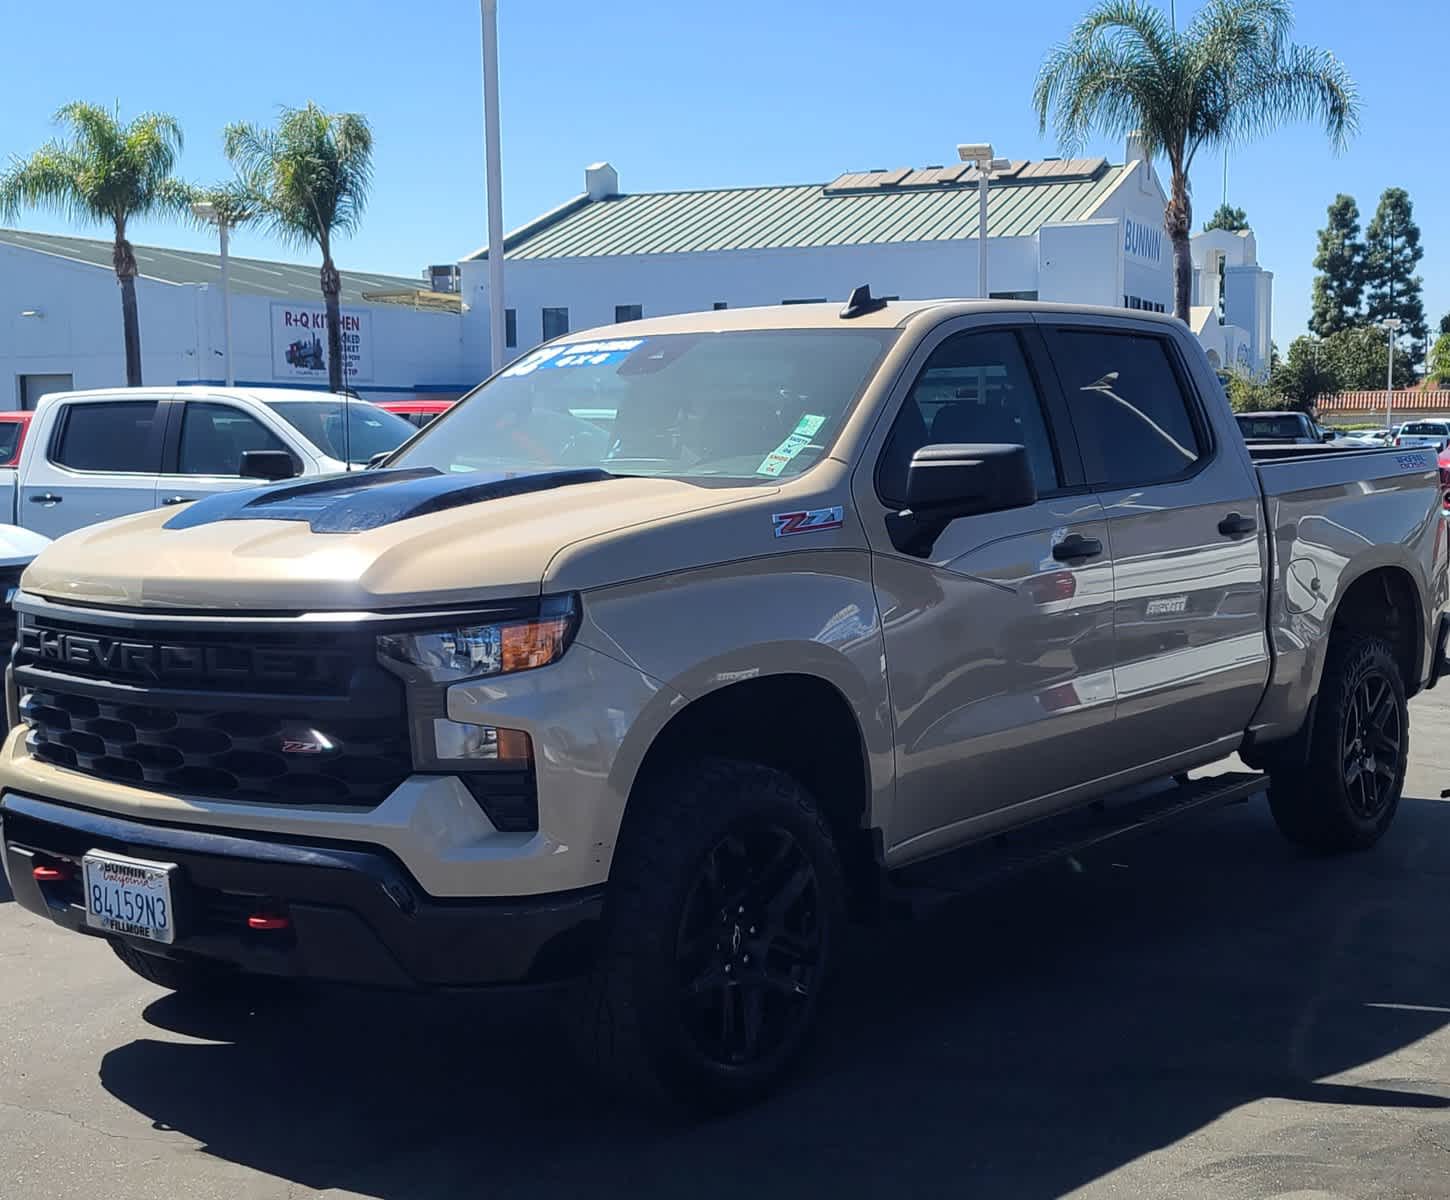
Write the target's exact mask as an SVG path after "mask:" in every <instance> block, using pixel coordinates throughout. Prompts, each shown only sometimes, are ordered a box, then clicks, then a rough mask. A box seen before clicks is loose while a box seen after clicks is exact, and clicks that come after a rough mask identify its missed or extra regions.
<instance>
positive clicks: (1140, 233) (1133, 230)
mask: <svg viewBox="0 0 1450 1200" xmlns="http://www.w3.org/2000/svg"><path fill="white" fill-rule="evenodd" d="M1123 250H1124V251H1125V252H1126V253H1127V254H1128V255H1130V256H1131V257H1133V258H1141V259H1143V260H1144V261H1145V262H1151V263H1159V262H1162V261H1163V228H1162V226H1154V225H1142V224H1139V223H1138V222H1137V221H1135V220H1133V218H1132V217H1124V218H1123Z"/></svg>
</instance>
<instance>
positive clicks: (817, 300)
mask: <svg viewBox="0 0 1450 1200" xmlns="http://www.w3.org/2000/svg"><path fill="white" fill-rule="evenodd" d="M825 302H826V298H825V297H824V296H807V297H806V298H805V299H804V300H782V301H781V303H782V304H824V303H825Z"/></svg>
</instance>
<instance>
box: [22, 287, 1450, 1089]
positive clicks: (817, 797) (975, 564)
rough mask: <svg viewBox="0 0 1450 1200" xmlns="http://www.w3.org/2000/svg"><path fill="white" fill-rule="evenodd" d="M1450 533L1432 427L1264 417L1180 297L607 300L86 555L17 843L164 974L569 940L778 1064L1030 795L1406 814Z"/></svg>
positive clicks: (34, 729)
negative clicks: (899, 921) (1345, 431)
mask: <svg viewBox="0 0 1450 1200" xmlns="http://www.w3.org/2000/svg"><path fill="white" fill-rule="evenodd" d="M1446 560H1447V533H1446V523H1445V519H1444V517H1443V516H1442V513H1441V507H1440V489H1439V483H1438V476H1437V470H1436V462H1435V456H1434V454H1433V453H1432V452H1430V451H1428V450H1384V451H1375V450H1364V451H1353V452H1336V451H1335V450H1334V448H1333V447H1332V446H1330V447H1287V448H1282V449H1272V448H1270V449H1265V450H1263V451H1254V452H1253V453H1252V454H1251V453H1250V451H1249V449H1248V448H1247V447H1246V446H1245V444H1244V441H1243V439H1242V438H1241V437H1240V435H1239V432H1238V430H1237V428H1236V426H1235V423H1234V420H1233V417H1232V415H1231V414H1230V412H1229V410H1228V408H1227V405H1226V404H1225V402H1224V398H1223V393H1222V389H1221V388H1220V387H1219V384H1218V381H1217V379H1216V378H1215V376H1214V373H1213V371H1212V369H1211V368H1210V366H1209V364H1208V361H1207V359H1206V358H1205V356H1204V354H1203V352H1202V351H1201V349H1200V348H1199V346H1198V344H1197V342H1196V341H1195V340H1194V339H1193V338H1192V337H1191V336H1190V335H1189V333H1188V331H1187V330H1186V329H1185V328H1184V327H1183V326H1182V325H1181V324H1179V323H1177V322H1175V321H1172V320H1169V319H1165V318H1156V317H1153V316H1151V315H1146V314H1141V313H1127V312H1123V311H1116V310H1095V309H1081V308H1070V307H1064V306H1054V305H1047V304H1014V303H999V302H991V303H968V302H940V301H932V302H917V303H900V302H893V303H890V304H885V303H882V302H880V301H876V300H872V299H871V298H870V296H869V293H866V292H864V291H861V290H858V293H857V294H856V295H854V296H853V297H852V299H851V302H850V303H849V304H848V305H847V306H846V307H845V308H844V309H843V308H841V307H839V306H836V305H811V306H792V307H781V308H770V309H755V310H732V311H723V312H710V313H702V314H697V315H690V316H679V317H666V318H660V319H656V320H645V321H637V322H633V323H631V324H628V325H621V326H616V327H612V328H608V329H602V330H597V331H593V332H590V333H584V334H571V335H569V336H567V337H565V338H562V339H560V340H558V341H555V342H552V343H550V344H548V345H546V346H543V347H541V348H539V349H537V350H535V351H533V352H531V353H529V354H527V355H525V356H524V357H523V358H521V359H520V360H518V361H517V362H515V363H513V364H511V365H510V366H508V367H506V368H505V369H504V370H502V371H501V372H499V373H498V374H496V375H495V376H494V377H493V378H492V379H490V380H489V381H488V382H487V383H485V384H484V385H482V386H481V387H480V388H479V389H477V390H476V391H475V392H474V393H473V394H472V395H470V396H469V397H468V398H466V399H465V400H464V401H463V402H461V403H460V404H459V405H458V406H457V407H455V408H454V409H453V410H452V411H450V412H449V413H447V414H445V415H444V416H443V417H441V418H439V419H438V420H437V421H435V422H433V423H432V424H431V425H430V426H428V428H426V429H424V430H422V431H421V432H419V433H418V434H417V435H415V436H414V437H413V438H412V439H411V440H410V441H408V442H407V443H405V444H404V445H403V446H402V447H401V448H400V449H399V450H397V451H396V452H394V453H393V454H392V455H391V456H389V457H388V458H387V459H386V460H385V461H383V462H382V463H381V464H380V465H379V466H378V467H377V469H373V470H369V471H365V472H358V473H353V474H342V475H335V476H331V477H328V478H324V479H310V480H294V481H283V482H281V483H276V484H271V485H267V486H264V487H258V488H254V489H249V490H244V491H232V492H228V493H226V494H223V495H217V496H213V497H209V498H205V499H201V500H197V501H195V502H193V503H190V504H187V505H185V506H178V507H173V508H170V509H166V510H160V511H154V512H148V513H143V514H139V515H136V516H132V517H126V518H122V519H120V520H117V521H112V522H110V523H107V524H104V525H100V526H96V527H94V528H90V529H84V530H81V531H79V532H77V533H74V534H72V535H70V536H68V537H65V538H62V539H61V540H60V541H58V542H57V543H55V544H54V545H53V546H51V547H50V548H48V549H47V550H45V551H44V552H43V553H42V554H41V555H40V557H39V558H38V559H37V560H36V562H35V563H34V564H33V565H32V566H31V567H30V568H29V570H28V571H27V572H26V574H25V576H24V579H23V583H22V588H23V591H22V593H21V595H20V596H19V597H18V599H17V608H18V609H19V611H20V614H21V625H20V629H19V642H18V646H17V650H16V653H15V656H14V660H13V666H12V668H11V671H10V676H9V686H10V699H11V704H12V707H13V722H12V723H13V724H16V725H17V726H18V727H17V728H15V729H14V730H13V731H12V732H11V734H10V737H9V740H8V741H7V742H6V744H5V747H4V751H3V755H0V822H3V845H4V859H5V866H6V870H7V873H8V876H9V879H10V884H11V887H12V888H13V890H14V893H15V896H16V899H17V900H18V901H19V902H20V904H21V905H22V906H23V907H24V908H26V909H29V910H30V911H31V912H34V913H39V914H42V915H46V916H49V917H50V918H52V919H54V920H55V921H57V922H59V923H61V924H63V925H66V926H69V927H71V928H74V929H76V930H78V931H81V932H84V933H88V934H91V935H94V936H99V937H103V938H106V939H107V940H108V941H109V942H110V944H111V945H112V946H113V947H114V948H115V950H116V952H117V954H118V955H119V956H120V958H121V959H122V961H124V962H125V963H126V964H127V965H128V966H130V967H131V968H132V969H133V970H135V971H137V972H138V973H140V974H141V975H143V976H145V977H146V978H147V979H150V980H152V981H154V982H156V983H159V984H161V985H163V986H166V987H170V988H175V989H195V990H198V991H204V990H205V989H207V988H209V987H214V986H216V985H218V984H223V985H225V984H226V983H227V981H229V980H231V979H234V978H235V976H236V974H237V973H238V972H251V973H260V974H270V975H280V976H293V977H304V978H316V979H326V980H333V981H349V982H356V983H364V984H374V985H384V986H391V987H408V988H431V987H458V986H480V985H506V984H540V983H555V982H557V983H560V984H561V985H565V986H564V989H563V990H564V991H565V992H566V994H567V996H568V998H569V1008H568V1011H569V1012H570V1013H571V1014H572V1017H573V1025H574V1028H575V1029H576V1031H577V1032H578V1033H579V1034H580V1035H581V1041H582V1042H583V1043H584V1044H586V1046H588V1047H589V1048H590V1050H591V1052H592V1053H593V1054H595V1055H596V1056H597V1057H598V1058H599V1059H600V1061H601V1062H602V1063H603V1064H604V1065H605V1066H607V1067H608V1068H610V1069H611V1070H613V1071H614V1072H615V1073H616V1074H618V1075H619V1076H620V1077H622V1078H625V1079H627V1080H629V1081H631V1082H634V1083H638V1084H643V1085H644V1086H646V1087H647V1088H650V1089H653V1090H655V1091H656V1092H660V1093H663V1094H665V1095H668V1096H673V1097H676V1098H681V1099H687V1100H689V1101H692V1102H695V1103H702V1104H706V1105H713V1106H723V1105H729V1104H733V1103H740V1102H743V1101H746V1100H748V1099H750V1098H752V1097H754V1096H756V1095H758V1094H760V1093H761V1092H762V1091H764V1090H765V1089H767V1088H768V1087H770V1086H771V1085H772V1084H774V1083H775V1082H776V1081H777V1080H778V1079H779V1077H780V1076H781V1075H782V1073H783V1072H785V1071H786V1070H787V1069H788V1068H789V1067H790V1065H791V1064H792V1063H793V1061H794V1060H795V1059H796V1058H797V1056H798V1054H799V1052H800V1050H801V1048H802V1046H803V1044H804V1042H805V1040H806V1038H807V1036H808V1034H809V1033H810V1031H811V1028H812V1026H813V1024H814V1022H815V1020H816V1016H817V1012H818V1007H819V1004H820V1000H821V996H822V994H823V992H824V991H825V990H826V988H827V985H828V982H829V980H830V977H831V973H832V966H833V963H834V962H835V961H836V959H837V956H838V952H839V949H840V946H841V941H842V938H843V936H844V934H845V929H846V922H847V920H848V918H849V917H853V916H854V917H869V916H872V915H874V914H878V913H880V912H882V911H883V910H891V909H894V908H895V907H896V906H895V905H894V904H893V903H884V902H889V901H893V900H894V899H895V898H896V897H899V896H903V895H906V896H909V895H911V894H913V891H914V890H915V891H916V892H920V891H921V890H922V889H923V885H926V886H928V887H931V888H937V889H940V888H942V887H946V886H950V885H949V884H947V883H944V880H948V879H949V878H950V877H951V872H952V870H953V869H954V868H953V867H952V864H953V863H957V862H964V861H966V860H967V859H970V858H972V857H973V856H974V855H976V854H977V853H978V851H980V850H981V848H982V847H990V846H992V845H993V844H994V843H995V842H997V841H999V840H1000V839H997V838H995V835H997V834H1000V833H1002V832H1004V831H1007V830H1013V831H1021V832H1020V835H1019V836H1017V837H1014V838H1013V839H1008V841H1009V843H1011V844H1014V845H1018V846H1028V847H1036V848H1037V849H1038V850H1042V851H1044V852H1045V851H1050V850H1053V849H1061V848H1063V847H1066V846H1070V845H1079V844H1081V842H1083V841H1091V840H1097V839H1099V838H1101V837H1103V836H1106V835H1107V834H1111V833H1114V832H1118V831H1122V830H1127V829H1135V828H1140V827H1142V826H1143V825H1144V824H1146V823H1148V822H1151V821H1152V820H1156V819H1159V818H1161V817H1164V816H1166V815H1172V814H1175V813H1178V812H1182V811H1186V810H1188V809H1191V808H1193V807H1195V806H1197V805H1200V804H1204V803H1208V802H1217V801H1222V800H1225V799H1230V798H1239V797H1242V796H1245V795H1247V794H1249V793H1250V792H1254V791H1258V790H1260V789H1262V788H1263V786H1264V785H1265V782H1266V778H1267V777H1266V776H1260V775H1257V774H1244V773H1239V774H1234V775H1230V776H1227V777H1220V778H1217V779H1213V780H1209V781H1207V782H1204V781H1202V780H1199V781H1194V780H1191V779H1189V778H1188V775H1187V773H1188V772H1190V771H1192V770H1194V769H1195V768H1199V767H1202V766H1204V765H1206V764H1209V763H1213V762H1215V761H1217V760H1220V759H1223V758H1225V757H1227V756H1230V755H1232V754H1234V753H1236V752H1237V753H1239V754H1240V755H1241V756H1242V757H1243V758H1244V759H1245V760H1247V761H1248V762H1249V763H1250V764H1251V765H1253V766H1254V767H1255V768H1256V769H1262V770H1264V771H1267V772H1269V773H1270V776H1271V781H1272V787H1271V789H1270V802H1271V804H1272V806H1273V811H1274V815H1275V817H1276V819H1277V821H1278V823H1279V825H1280V827H1281V828H1282V829H1283V831H1284V832H1285V833H1286V834H1287V835H1288V836H1289V837H1290V838H1292V839H1294V840H1295V841H1296V842H1299V843H1302V844H1303V845H1305V846H1307V847H1311V848H1313V849H1316V850H1344V849H1357V848H1361V847H1367V846H1369V845H1371V844H1372V843H1374V842H1375V841H1376V840H1377V839H1378V838H1379V837H1380V836H1381V835H1382V834H1383V833H1384V831H1385V829H1386V828H1387V826H1388V825H1389V824H1390V821H1391V819H1392V817H1393V816H1394V813H1395V809H1396V804H1397V802H1398V799H1399V794H1400V787H1401V783H1402V780H1403V778H1404V772H1405V762H1406V753H1407V747H1408V737H1409V728H1408V718H1407V712H1406V700H1407V698H1408V697H1409V696H1410V695H1412V694H1413V693H1414V692H1416V691H1417V690H1419V689H1420V688H1423V687H1426V686H1429V685H1432V684H1433V683H1434V682H1435V681H1436V679H1437V677H1438V674H1439V671H1440V664H1441V662H1442V661H1443V657H1444V642H1445V633H1446V620H1445V618H1444V617H1443V616H1442V609H1443V608H1444V606H1445V603H1446ZM1175 779H1176V780H1177V785H1176V786H1175V785H1174V784H1173V783H1172V782H1171V781H1173V780H1175ZM1159 781H1170V782H1159ZM1054 829H1066V830H1068V831H1069V832H1068V833H1066V834H1058V833H1054V832H1053V830H1054ZM1034 853H1036V851H1034Z"/></svg>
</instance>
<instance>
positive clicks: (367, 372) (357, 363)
mask: <svg viewBox="0 0 1450 1200" xmlns="http://www.w3.org/2000/svg"><path fill="white" fill-rule="evenodd" d="M371 318H372V314H371V313H369V312H368V311H367V310H366V309H359V308H344V309H342V311H341V312H339V313H338V324H339V326H340V329H339V331H338V332H339V333H341V335H342V378H343V382H344V383H345V384H350V383H353V382H354V381H366V380H370V379H371V378H372V377H373V343H372V328H371V325H372V320H371ZM272 378H273V379H310V380H314V381H316V382H318V383H326V382H327V309H326V308H324V307H323V306H322V305H321V304H284V303H281V302H280V301H279V302H275V303H273V305H272Z"/></svg>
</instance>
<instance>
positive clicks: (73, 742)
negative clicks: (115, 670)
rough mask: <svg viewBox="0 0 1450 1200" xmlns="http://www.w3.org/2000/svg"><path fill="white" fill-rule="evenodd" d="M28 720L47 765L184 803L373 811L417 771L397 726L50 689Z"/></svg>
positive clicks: (30, 703) (33, 697)
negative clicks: (192, 799) (212, 800)
mask: <svg viewBox="0 0 1450 1200" xmlns="http://www.w3.org/2000/svg"><path fill="white" fill-rule="evenodd" d="M20 713H21V717H22V719H23V720H24V721H25V722H26V723H27V724H28V725H29V726H30V730H31V732H30V738H29V742H28V745H29V748H30V751H31V753H32V754H34V755H35V756H36V757H37V758H39V759H41V760H42V761H43V762H48V763H54V764H55V765H56V766H60V767H69V768H71V769H72V770H77V771H84V772H86V773H87V774H89V775H99V776H100V777H101V778H103V779H113V780H116V781H117V782H120V783H130V784H135V785H137V786H140V787H154V788H160V789H165V790H167V791H174V792H181V793H183V794H194V795H205V796H221V797H225V798H226V799H229V800H250V801H255V802H258V803H264V804H278V803H280V804H323V805H334V804H336V805H349V806H365V807H372V806H374V805H376V804H379V803H381V802H382V801H383V800H384V799H385V798H386V797H387V795H388V793H389V792H391V791H392V790H393V788H395V787H397V786H398V784H399V783H401V782H402V781H403V780H404V779H405V778H406V777H407V776H408V773H409V772H410V771H411V769H412V757H411V754H410V752H409V748H408V738H407V725H406V723H404V722H401V721H398V720H397V719H392V720H388V719H382V720H379V719H371V720H370V719H368V718H365V717H364V718H350V719H349V718H337V717H334V718H332V719H330V720H327V721H318V720H316V718H314V717H309V716H307V715H306V714H303V713H296V714H291V715H289V714H285V713H278V714H273V713H258V712H244V711H225V710H215V709H205V708H204V709H195V710H185V709H177V708H162V707H155V706H152V705H142V704H136V703H132V702H129V701H128V702H121V703H118V702H113V701H109V700H98V699H96V698H95V697H93V696H83V695H79V694H77V693H72V692H65V691H59V690H50V689H46V690H40V689H37V690H34V691H28V692H26V693H25V694H24V695H23V696H22V698H21V704H20ZM319 726H320V728H319Z"/></svg>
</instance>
